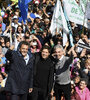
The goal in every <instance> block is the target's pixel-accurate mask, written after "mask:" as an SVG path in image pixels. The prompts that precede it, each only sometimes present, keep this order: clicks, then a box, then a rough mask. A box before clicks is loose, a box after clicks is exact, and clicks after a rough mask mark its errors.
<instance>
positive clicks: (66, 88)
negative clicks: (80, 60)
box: [54, 83, 71, 100]
mask: <svg viewBox="0 0 90 100" xmlns="http://www.w3.org/2000/svg"><path fill="white" fill-rule="evenodd" d="M54 91H55V96H56V100H61V96H62V94H64V97H65V100H71V99H70V94H71V84H70V83H69V84H66V85H59V84H57V83H55V86H54Z"/></svg>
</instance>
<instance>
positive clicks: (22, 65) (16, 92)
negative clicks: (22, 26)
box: [5, 41, 34, 100]
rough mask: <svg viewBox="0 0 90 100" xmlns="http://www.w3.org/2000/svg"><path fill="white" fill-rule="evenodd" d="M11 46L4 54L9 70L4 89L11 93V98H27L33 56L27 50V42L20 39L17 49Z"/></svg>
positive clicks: (30, 87) (31, 85) (30, 85)
mask: <svg viewBox="0 0 90 100" xmlns="http://www.w3.org/2000/svg"><path fill="white" fill-rule="evenodd" d="M13 48H14V47H13V46H12V47H11V48H10V49H9V50H8V51H7V53H6V54H5V56H6V58H7V60H8V61H9V66H10V70H9V73H8V78H7V81H6V85H5V91H6V92H7V93H9V94H10V95H11V100H27V94H28V92H29V93H30V92H32V88H33V60H34V58H33V56H32V55H31V54H30V53H29V52H28V49H29V44H28V43H27V42H26V41H22V42H20V44H19V48H18V50H17V51H13Z"/></svg>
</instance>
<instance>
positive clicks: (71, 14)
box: [63, 0, 90, 28]
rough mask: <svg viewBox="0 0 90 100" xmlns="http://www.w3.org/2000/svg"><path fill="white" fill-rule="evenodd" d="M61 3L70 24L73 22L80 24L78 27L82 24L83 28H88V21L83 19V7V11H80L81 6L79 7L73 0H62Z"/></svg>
mask: <svg viewBox="0 0 90 100" xmlns="http://www.w3.org/2000/svg"><path fill="white" fill-rule="evenodd" d="M83 1H84V0H83ZM85 1H86V0H85ZM63 3H64V7H65V9H66V13H67V16H68V18H69V20H70V21H71V22H74V23H76V24H80V25H83V23H84V26H85V27H87V28H90V27H89V26H88V25H87V21H88V20H87V19H84V18H85V15H84V12H85V11H84V10H85V7H83V10H82V6H79V5H78V4H77V3H76V1H75V0H63ZM85 3H86V2H85ZM83 6H84V4H83ZM67 8H68V9H67Z"/></svg>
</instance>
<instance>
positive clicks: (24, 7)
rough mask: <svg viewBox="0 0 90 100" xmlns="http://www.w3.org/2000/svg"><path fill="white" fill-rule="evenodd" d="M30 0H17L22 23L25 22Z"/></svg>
mask: <svg viewBox="0 0 90 100" xmlns="http://www.w3.org/2000/svg"><path fill="white" fill-rule="evenodd" d="M30 1H32V0H19V1H18V5H19V9H20V11H21V17H22V19H23V22H24V23H26V19H27V13H28V3H29V2H30Z"/></svg>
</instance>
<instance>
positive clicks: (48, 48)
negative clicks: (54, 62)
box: [41, 45, 51, 53]
mask: <svg viewBox="0 0 90 100" xmlns="http://www.w3.org/2000/svg"><path fill="white" fill-rule="evenodd" d="M43 49H47V50H48V51H49V53H51V48H50V47H49V46H47V45H44V46H43V47H42V49H41V52H42V50H43Z"/></svg>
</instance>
